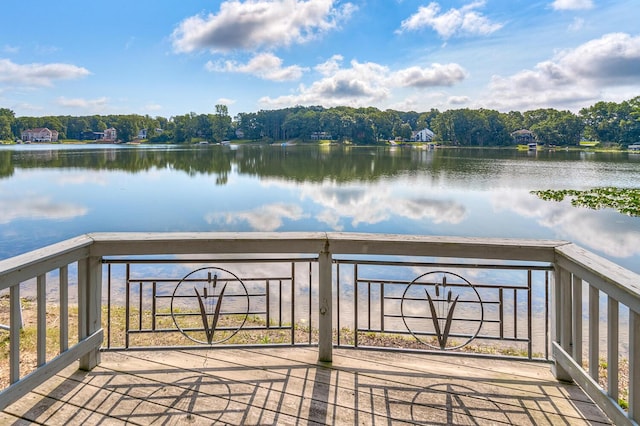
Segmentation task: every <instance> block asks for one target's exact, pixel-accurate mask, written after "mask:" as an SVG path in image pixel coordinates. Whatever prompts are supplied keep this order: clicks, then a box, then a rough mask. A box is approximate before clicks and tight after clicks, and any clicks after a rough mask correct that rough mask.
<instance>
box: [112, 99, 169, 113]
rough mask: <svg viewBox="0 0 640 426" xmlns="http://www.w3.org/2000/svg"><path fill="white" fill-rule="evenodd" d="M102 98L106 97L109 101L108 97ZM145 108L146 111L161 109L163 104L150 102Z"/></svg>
mask: <svg viewBox="0 0 640 426" xmlns="http://www.w3.org/2000/svg"><path fill="white" fill-rule="evenodd" d="M101 99H104V100H105V103H106V101H107V99H106V98H101ZM144 109H145V111H160V110H161V109H162V105H160V104H156V103H154V102H150V103H148V104H146V105H145V106H144Z"/></svg>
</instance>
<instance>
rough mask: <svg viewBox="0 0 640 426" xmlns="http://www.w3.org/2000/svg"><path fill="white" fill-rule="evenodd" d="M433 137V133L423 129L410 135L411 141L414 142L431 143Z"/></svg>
mask: <svg viewBox="0 0 640 426" xmlns="http://www.w3.org/2000/svg"><path fill="white" fill-rule="evenodd" d="M434 136H435V133H433V132H432V131H431V130H429V129H427V128H426V127H425V128H424V129H422V130H419V131H417V132H414V133H413V134H412V135H411V140H412V141H415V142H431V141H432V140H433V137H434Z"/></svg>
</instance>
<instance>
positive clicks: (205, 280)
mask: <svg viewBox="0 0 640 426" xmlns="http://www.w3.org/2000/svg"><path fill="white" fill-rule="evenodd" d="M248 316H249V292H248V291H247V287H246V286H245V284H244V282H242V280H241V279H240V278H239V277H238V276H237V275H235V274H234V273H232V272H230V271H227V270H226V269H222V268H216V267H204V268H200V269H196V270H195V271H192V272H190V273H188V274H187V275H185V276H184V277H183V278H182V279H181V280H180V282H178V284H177V285H176V287H175V289H174V291H173V295H172V297H171V317H172V318H173V322H174V324H175V326H176V328H177V329H178V330H179V331H180V332H181V333H182V334H183V335H184V336H186V337H187V338H188V339H190V340H192V341H194V342H196V343H201V344H207V345H215V344H217V343H222V342H225V341H227V340H229V339H230V338H232V337H233V336H234V335H236V334H237V333H238V331H240V329H241V328H242V327H243V326H244V324H245V323H246V321H247V318H248Z"/></svg>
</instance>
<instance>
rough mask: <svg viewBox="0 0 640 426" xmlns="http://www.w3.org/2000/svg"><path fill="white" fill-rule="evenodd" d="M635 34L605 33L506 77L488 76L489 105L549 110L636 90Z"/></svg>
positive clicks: (638, 54)
mask: <svg viewBox="0 0 640 426" xmlns="http://www.w3.org/2000/svg"><path fill="white" fill-rule="evenodd" d="M639 75H640V36H636V37H632V36H631V35H629V34H623V33H611V34H606V35H604V36H602V37H600V38H598V39H594V40H591V41H588V42H586V43H584V44H582V45H580V46H578V47H576V48H575V49H569V50H564V51H561V52H559V53H558V54H556V55H555V56H554V57H553V58H552V59H550V60H547V61H543V62H540V63H538V64H537V65H536V66H535V67H534V69H529V70H523V71H520V72H518V73H516V74H514V75H512V76H509V77H502V76H493V77H492V81H491V84H490V90H491V93H490V98H491V99H494V100H497V99H499V100H500V101H495V102H494V103H493V104H492V105H490V106H493V107H497V108H502V109H507V108H514V109H519V108H522V107H528V108H536V107H553V106H563V107H565V108H566V107H567V106H569V105H575V106H576V107H579V106H583V105H584V104H585V103H589V102H595V101H597V100H601V99H602V90H603V89H609V88H614V89H615V88H620V87H631V88H633V90H635V91H637V90H640V82H639V81H638V76H639Z"/></svg>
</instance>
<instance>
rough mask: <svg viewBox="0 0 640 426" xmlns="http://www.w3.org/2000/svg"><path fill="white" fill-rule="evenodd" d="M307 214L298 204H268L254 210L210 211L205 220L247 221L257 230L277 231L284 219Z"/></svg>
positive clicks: (296, 217) (230, 222)
mask: <svg viewBox="0 0 640 426" xmlns="http://www.w3.org/2000/svg"><path fill="white" fill-rule="evenodd" d="M304 217H307V215H305V214H304V212H303V210H302V207H300V206H298V205H296V204H284V203H275V204H266V205H264V206H260V207H258V208H256V209H253V210H248V211H239V212H232V213H210V214H207V215H206V217H205V220H206V221H207V223H209V224H212V223H224V224H227V225H234V224H237V223H239V222H247V223H248V224H249V226H250V227H251V229H252V230H255V231H276V230H278V228H280V227H281V226H282V223H283V220H284V219H289V220H300V219H303V218H304Z"/></svg>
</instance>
